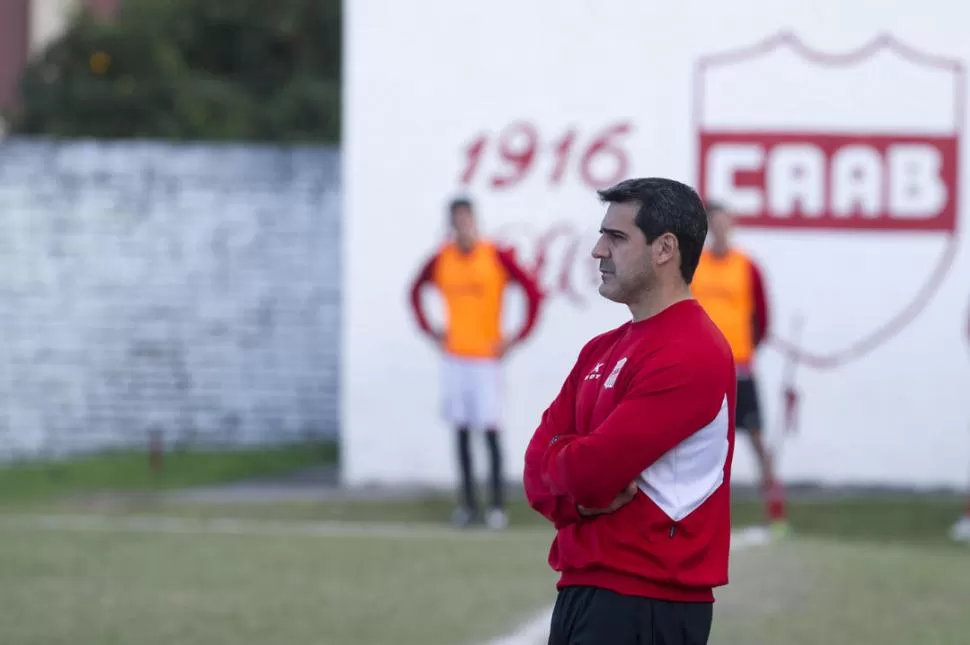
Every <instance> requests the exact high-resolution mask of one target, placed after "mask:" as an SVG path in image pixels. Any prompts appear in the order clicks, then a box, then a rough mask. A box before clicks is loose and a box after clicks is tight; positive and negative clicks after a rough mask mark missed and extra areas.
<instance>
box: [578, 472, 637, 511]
mask: <svg viewBox="0 0 970 645" xmlns="http://www.w3.org/2000/svg"><path fill="white" fill-rule="evenodd" d="M638 490H640V489H639V488H638V487H637V483H636V482H635V481H632V482H630V484H629V485H628V486H627V487H626V488H625V489H624V490H623V491H622V492H621V493H620V494H619V495H617V496H616V498H614V500H613V502H612V503H611V504H610V505H609V506H607V507H606V508H586V507H585V506H579V505H577V506H576V510H578V511H579V514H580V515H582V516H583V517H595V516H596V515H606V514H608V513H613V512H614V511H616V510H618V509H620V508H622V507H623V506H626V504H627V503H629V502H630V501H631V500H632V499H633V498H634V497H636V496H637V491H638Z"/></svg>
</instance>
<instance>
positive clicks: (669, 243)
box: [653, 233, 680, 264]
mask: <svg viewBox="0 0 970 645" xmlns="http://www.w3.org/2000/svg"><path fill="white" fill-rule="evenodd" d="M679 248H680V244H679V243H678V242H677V236H675V235H674V234H672V233H664V234H663V235H661V236H660V237H658V238H657V239H656V240H654V242H653V260H654V262H655V263H657V264H666V263H667V262H670V261H671V260H673V259H674V258H675V257H677V250H678V249H679Z"/></svg>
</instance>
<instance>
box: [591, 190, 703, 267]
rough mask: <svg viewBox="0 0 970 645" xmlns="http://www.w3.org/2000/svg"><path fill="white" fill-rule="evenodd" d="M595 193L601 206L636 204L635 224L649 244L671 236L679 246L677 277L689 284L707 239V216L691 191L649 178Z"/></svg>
mask: <svg viewBox="0 0 970 645" xmlns="http://www.w3.org/2000/svg"><path fill="white" fill-rule="evenodd" d="M597 192H598V194H599V196H600V199H602V200H603V201H604V202H608V203H614V204H627V203H630V202H636V203H637V204H639V210H638V211H637V216H636V220H635V222H636V225H637V228H639V229H640V230H641V231H643V235H644V237H646V238H647V242H648V243H650V242H653V241H654V240H656V239H657V238H658V237H660V236H661V235H663V234H664V233H672V234H673V235H674V237H676V238H677V244H678V245H679V246H680V275H681V276H683V278H684V282H686V283H687V284H690V283H691V280H693V279H694V271H695V270H696V269H697V263H698V262H699V261H700V257H701V251H702V250H703V249H704V241H705V240H706V238H707V212H706V211H705V210H704V203H703V202H702V201H701V198H700V196H699V195H698V194H697V193H696V192H695V191H694V189H693V188H691V187H690V186H688V185H687V184H683V183H681V182H679V181H675V180H673V179H664V178H662V177H648V178H642V179H625V180H623V181H621V182H620V183H618V184H616V185H614V186H611V187H609V188H606V189H604V190H600V191H597Z"/></svg>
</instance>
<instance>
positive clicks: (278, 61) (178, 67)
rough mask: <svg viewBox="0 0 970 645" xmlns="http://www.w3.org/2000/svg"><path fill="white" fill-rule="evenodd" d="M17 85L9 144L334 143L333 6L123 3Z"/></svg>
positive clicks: (295, 1)
mask: <svg viewBox="0 0 970 645" xmlns="http://www.w3.org/2000/svg"><path fill="white" fill-rule="evenodd" d="M122 6H123V8H122V11H121V14H120V15H119V16H118V18H117V20H115V21H113V22H111V23H102V22H99V21H97V20H95V19H93V18H92V17H91V16H89V15H86V14H79V15H78V17H77V18H76V19H75V20H74V21H73V23H72V25H71V27H70V28H69V29H68V31H67V32H66V33H65V34H64V35H63V36H62V37H61V38H60V39H58V40H57V41H55V42H54V43H52V44H51V45H50V46H49V47H48V48H47V49H46V51H44V52H43V53H41V54H40V55H39V56H38V57H37V58H36V59H35V60H33V61H31V62H30V64H29V66H28V68H27V69H26V71H25V72H24V74H23V77H22V79H21V95H22V105H21V107H20V108H19V109H18V110H17V111H16V112H15V113H14V114H12V115H11V128H10V130H11V132H12V133H15V134H30V135H46V136H58V137H97V138H166V139H176V140H200V139H201V140H244V141H270V142H301V141H302V142H328V143H331V142H336V141H338V140H339V136H340V71H341V61H340V55H341V42H340V28H341V14H340V0H126V1H125V2H124V3H123V5H122Z"/></svg>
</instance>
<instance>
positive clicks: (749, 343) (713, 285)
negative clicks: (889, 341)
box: [691, 204, 788, 534]
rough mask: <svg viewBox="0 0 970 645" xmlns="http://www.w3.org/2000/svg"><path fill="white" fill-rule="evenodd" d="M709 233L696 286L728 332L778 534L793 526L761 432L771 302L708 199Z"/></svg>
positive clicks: (741, 418) (743, 425) (740, 408)
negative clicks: (758, 364) (758, 355)
mask: <svg viewBox="0 0 970 645" xmlns="http://www.w3.org/2000/svg"><path fill="white" fill-rule="evenodd" d="M707 213H708V218H709V231H710V238H709V244H708V247H707V248H706V249H705V250H704V252H703V253H702V254H701V259H700V264H699V265H698V267H697V272H696V273H695V274H694V281H693V283H692V284H691V290H692V291H693V294H694V297H695V298H696V299H697V300H698V301H699V302H700V303H701V305H702V306H703V307H704V309H705V310H706V311H707V314H708V315H709V316H710V317H711V319H712V320H713V321H714V322H715V324H717V326H718V327H719V328H720V329H721V331H722V332H723V333H724V335H725V336H726V337H727V339H728V342H729V343H730V345H731V349H732V351H733V353H734V361H735V364H736V366H737V375H738V399H737V412H736V415H737V429H738V430H739V431H742V432H746V433H747V435H748V437H749V438H750V439H751V445H752V447H753V448H754V451H755V455H756V456H757V458H758V465H759V467H760V470H761V478H762V486H763V488H764V494H765V499H766V502H767V514H768V520H769V522H770V523H771V525H772V528H773V530H774V531H775V532H776V533H777V534H784V533H786V532H787V531H788V523H787V521H786V518H785V499H784V489H783V487H782V485H781V483H780V482H779V481H778V480H777V479H776V478H775V473H774V468H773V465H772V459H771V454H770V453H769V452H768V449H767V446H766V445H765V441H764V436H763V434H762V428H763V424H762V413H761V405H760V403H759V400H758V386H757V381H756V380H755V375H754V371H753V366H754V365H753V362H754V357H755V352H756V351H757V349H758V346H759V345H760V344H761V342H762V341H763V340H764V339H765V337H766V336H767V332H768V318H769V314H768V301H767V298H766V296H765V289H764V282H763V280H762V276H761V271H760V270H759V268H758V266H757V265H756V264H755V263H754V262H753V261H752V260H751V258H749V257H748V256H747V255H745V254H744V253H743V252H742V251H740V250H739V249H737V248H735V247H734V246H732V243H731V231H732V228H733V221H732V217H731V214H730V213H729V212H728V211H727V210H726V209H725V208H724V207H723V206H722V205H720V204H708V205H707Z"/></svg>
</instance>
